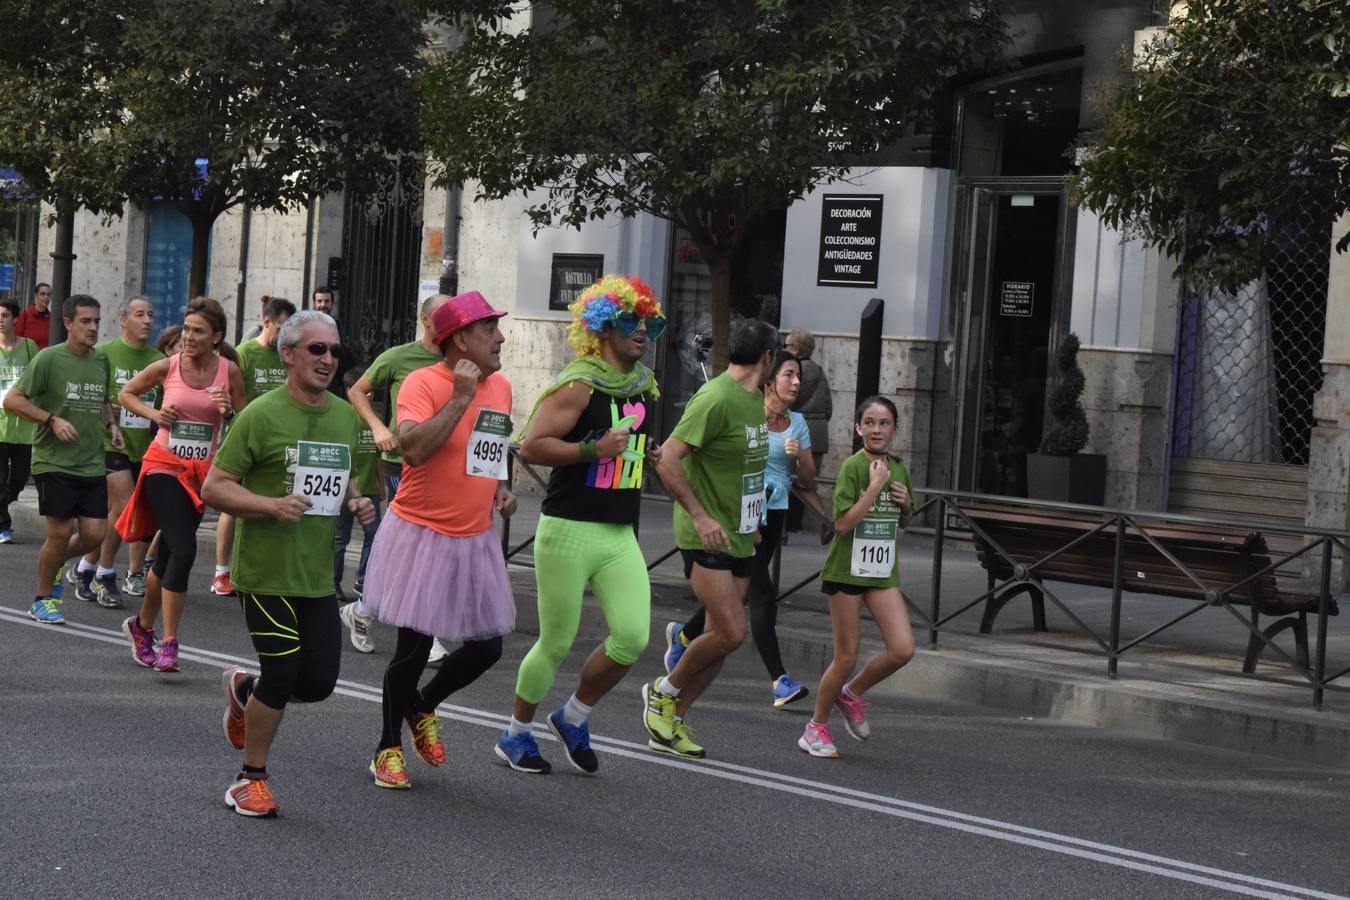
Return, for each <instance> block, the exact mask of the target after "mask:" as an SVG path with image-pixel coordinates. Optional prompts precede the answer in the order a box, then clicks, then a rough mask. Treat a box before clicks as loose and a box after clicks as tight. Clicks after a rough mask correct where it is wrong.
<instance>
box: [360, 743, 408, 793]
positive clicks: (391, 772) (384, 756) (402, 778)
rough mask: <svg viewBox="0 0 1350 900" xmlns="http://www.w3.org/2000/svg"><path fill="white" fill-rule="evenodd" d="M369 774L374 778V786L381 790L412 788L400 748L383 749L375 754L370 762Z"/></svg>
mask: <svg viewBox="0 0 1350 900" xmlns="http://www.w3.org/2000/svg"><path fill="white" fill-rule="evenodd" d="M370 774H372V775H374V776H375V784H376V785H377V786H379V787H382V788H394V789H395V790H407V789H408V788H410V787H412V781H411V780H410V779H409V778H408V766H407V764H406V763H405V762H404V761H403V748H402V747H385V748H384V749H383V750H381V751H380V752H379V753H376V754H375V758H374V759H373V760H371V762H370Z"/></svg>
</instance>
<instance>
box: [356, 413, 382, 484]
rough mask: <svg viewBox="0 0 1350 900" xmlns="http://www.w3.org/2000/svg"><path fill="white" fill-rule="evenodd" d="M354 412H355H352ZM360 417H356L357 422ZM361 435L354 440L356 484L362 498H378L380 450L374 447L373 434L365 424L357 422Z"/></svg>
mask: <svg viewBox="0 0 1350 900" xmlns="http://www.w3.org/2000/svg"><path fill="white" fill-rule="evenodd" d="M353 412H355V410H353ZM360 418H361V417H360V416H357V419H358V420H359V419H360ZM359 425H360V428H361V434H360V436H359V437H357V439H356V449H355V451H354V452H355V456H354V458H353V462H352V466H353V468H354V469H355V470H356V484H357V487H359V488H360V489H361V495H362V496H363V497H378V496H380V448H379V447H376V446H375V432H373V431H371V430H370V427H369V426H368V425H366V423H365V422H359Z"/></svg>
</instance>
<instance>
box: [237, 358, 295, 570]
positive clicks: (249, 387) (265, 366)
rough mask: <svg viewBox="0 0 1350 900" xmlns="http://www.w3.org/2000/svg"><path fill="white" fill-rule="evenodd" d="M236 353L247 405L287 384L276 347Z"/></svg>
mask: <svg viewBox="0 0 1350 900" xmlns="http://www.w3.org/2000/svg"><path fill="white" fill-rule="evenodd" d="M235 352H236V353H238V354H239V371H240V372H242V373H243V375H244V402H245V403H252V402H253V401H254V400H257V399H258V398H259V397H261V396H262V395H263V394H265V393H267V392H268V391H270V390H272V389H273V388H278V387H281V386H282V385H283V384H285V383H286V366H285V364H283V363H282V361H281V355H280V354H279V353H277V348H276V347H275V346H272V347H264V346H263V345H262V344H260V343H258V342H257V341H244V342H243V343H242V344H240V345H239V348H238V349H237V350H236V351H235ZM236 583H237V582H236ZM255 593H256V591H255Z"/></svg>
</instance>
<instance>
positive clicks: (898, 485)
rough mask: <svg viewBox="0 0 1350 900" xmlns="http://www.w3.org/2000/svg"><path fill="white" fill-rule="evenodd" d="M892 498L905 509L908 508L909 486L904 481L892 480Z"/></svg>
mask: <svg viewBox="0 0 1350 900" xmlns="http://www.w3.org/2000/svg"><path fill="white" fill-rule="evenodd" d="M891 499H892V500H894V501H895V504H896V505H897V506H899V507H900V508H901V509H903V510H908V509H909V505H910V498H909V488H907V487H905V485H904V483H903V482H899V481H892V482H891Z"/></svg>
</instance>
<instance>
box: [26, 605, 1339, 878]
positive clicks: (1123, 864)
mask: <svg viewBox="0 0 1350 900" xmlns="http://www.w3.org/2000/svg"><path fill="white" fill-rule="evenodd" d="M0 620H5V621H9V622H11V623H12V624H17V625H27V626H31V627H33V628H40V629H43V630H45V631H47V632H49V633H53V634H62V633H64V634H68V635H71V636H74V637H81V638H86V639H88V640H94V641H101V642H103V643H107V644H116V645H121V646H122V647H123V648H127V649H128V655H129V653H130V651H129V647H128V645H127V641H126V638H125V637H124V636H123V635H122V633H121V632H120V631H115V630H112V629H108V628H100V627H97V626H93V625H85V624H83V623H79V622H67V623H66V625H65V626H64V628H62V626H52V625H43V624H40V623H38V622H35V621H33V620H32V619H30V618H28V616H27V613H26V612H23V611H17V610H14V609H10V608H5V607H0ZM178 658H179V660H180V661H189V662H199V663H204V664H206V665H210V666H220V665H224V664H227V663H235V664H238V665H242V666H244V667H245V668H248V669H251V670H253V671H256V670H257V665H256V661H255V660H254V659H252V658H246V657H239V656H232V655H230V654H226V653H219V652H217V651H214V650H207V649H204V648H200V647H187V646H180V647H179V650H178ZM334 693H337V694H341V695H343V696H346V697H352V698H355V699H359V700H366V701H369V702H373V703H379V702H380V689H379V688H378V687H375V686H374V685H368V684H362V683H361V682H357V681H347V680H345V679H340V680H339V681H338V685H337V688H336V689H335V691H334ZM438 711H439V712H440V713H441V715H443V716H445V717H446V718H449V719H453V720H455V721H457V722H463V723H466V724H469V725H478V726H481V727H484V728H491V729H494V730H496V729H500V728H502V727H503V725H504V724H505V723H506V721H507V720H508V719H509V718H510V717H509V716H505V715H500V714H497V713H491V712H487V711H484V710H480V709H474V708H472V707H466V706H455V705H452V704H449V703H442V704H441V706H440V707H439V710H438ZM535 736H536V737H538V738H543V739H544V740H548V741H556V740H557V739H556V738H555V737H553V735H552V734H549V733H547V731H546V730H543V729H540V730H538V731H536V733H535ZM591 743H592V745H593V747H594V748H595V749H596V750H597V751H600V752H603V753H609V754H612V755H614V756H621V757H624V758H627V759H632V760H636V761H638V762H642V763H646V764H648V765H657V766H665V767H667V768H671V769H679V770H681V771H685V772H689V773H692V774H696V775H701V776H704V777H710V778H721V779H725V780H727V781H733V782H737V783H740V784H746V785H751V786H753V787H759V788H765V789H768V790H773V791H779V792H782V793H786V794H793V795H795V796H799V797H807V798H810V799H812V800H820V801H823V802H826V803H834V804H837V805H840V806H847V807H850V808H853V809H861V810H866V811H868V812H874V813H879V814H881V815H886V816H892V817H895V818H901V819H908V820H910V821H914V822H923V823H925V824H928V825H934V826H937V827H939V828H946V829H950V830H954V831H961V832H965V833H967V834H976V835H980V836H982V837H988V838H992V839H994V840H999V841H1005V842H1008V843H1013V844H1019V845H1022V846H1026V847H1035V848H1037V849H1040V850H1048V851H1050V852H1052V853H1060V854H1064V855H1066V856H1074V857H1078V858H1080V859H1088V860H1093V861H1094V862H1100V863H1105V864H1107V865H1112V866H1117V867H1120V868H1125V869H1132V870H1135V871H1139V872H1148V873H1150V874H1153V875H1159V876H1162V877H1164V878H1171V879H1174V880H1177V881H1184V882H1187V883H1190V884H1197V885H1205V886H1207V887H1212V888H1216V889H1219V890H1223V891H1228V892H1230V893H1235V894H1242V895H1244V896H1248V897H1267V898H1315V900H1350V897H1346V896H1344V895H1341V894H1329V893H1326V892H1324V891H1317V890H1313V889H1311V888H1304V887H1300V886H1298V885H1293V884H1286V883H1284V882H1280V881H1272V880H1269V879H1265V878H1258V877H1256V876H1253V875H1246V874H1243V873H1241V872H1233V871H1230V870H1227V869H1218V868H1213V867H1210V866H1202V865H1198V864H1196V863H1189V862H1186V861H1185V860H1180V859H1172V858H1169V857H1166V856H1157V855H1154V854H1151V853H1141V852H1139V851H1137V850H1130V849H1129V848H1126V847H1117V846H1114V845H1111V844H1103V843H1100V842H1097V841H1090V840H1086V839H1083V838H1076V837H1073V836H1071V835H1064V834H1057V833H1055V832H1053V831H1042V830H1040V829H1036V828H1028V827H1026V826H1023V825H1017V824H1015V823H1012V822H1003V821H1000V820H998V819H988V818H984V817H981V816H974V815H970V814H968V813H962V812H958V811H956V810H950V809H943V808H941V807H937V806H928V805H925V804H922V803H913V802H910V801H907V800H900V799H898V798H895V797H887V796H885V795H883V794H873V793H870V792H867V791H859V790H855V789H853V788H847V787H842V786H839V785H833V784H828V783H825V782H820V781H812V780H810V779H806V778H798V777H796V776H792V775H784V774H781V773H778V772H772V771H769V770H765V769H756V768H753V767H750V766H741V765H736V764H734V763H726V762H719V761H717V760H707V759H705V760H698V761H692V760H685V759H679V758H676V757H672V756H666V755H662V754H657V753H655V752H653V751H651V750H649V749H647V746H646V744H640V743H636V742H633V741H625V740H620V739H618V738H609V737H603V736H601V735H595V734H593V735H591Z"/></svg>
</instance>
